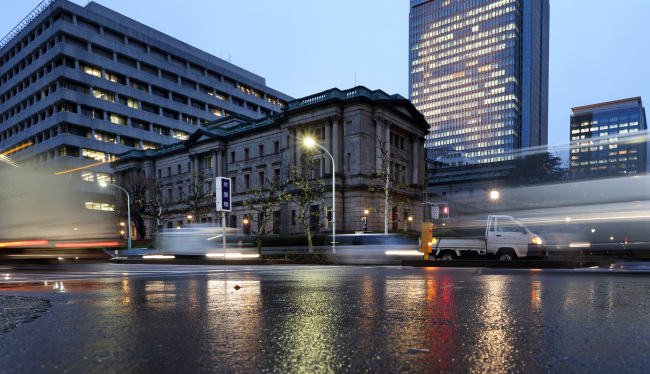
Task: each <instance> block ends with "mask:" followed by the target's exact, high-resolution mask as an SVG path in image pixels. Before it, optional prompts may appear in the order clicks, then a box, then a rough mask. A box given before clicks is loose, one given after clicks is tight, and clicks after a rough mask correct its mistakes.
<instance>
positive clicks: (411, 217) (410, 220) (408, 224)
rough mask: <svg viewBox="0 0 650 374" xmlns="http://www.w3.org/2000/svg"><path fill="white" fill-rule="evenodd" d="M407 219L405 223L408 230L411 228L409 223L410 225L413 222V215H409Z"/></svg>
mask: <svg viewBox="0 0 650 374" xmlns="http://www.w3.org/2000/svg"><path fill="white" fill-rule="evenodd" d="M407 221H408V222H407V223H406V230H407V231H408V230H410V229H411V225H410V223H411V222H413V216H409V218H408V219H407Z"/></svg>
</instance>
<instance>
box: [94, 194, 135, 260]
mask: <svg viewBox="0 0 650 374" xmlns="http://www.w3.org/2000/svg"><path fill="white" fill-rule="evenodd" d="M99 185H100V186H102V187H106V186H113V187H117V188H119V189H120V190H122V191H124V193H125V194H126V220H127V222H128V225H127V226H128V227H127V228H126V232H127V233H128V234H129V235H128V238H129V239H128V246H127V249H128V250H129V252H131V198H130V197H129V193H128V192H126V190H125V189H124V188H122V187H120V186H118V185H115V184H113V183H106V182H99Z"/></svg>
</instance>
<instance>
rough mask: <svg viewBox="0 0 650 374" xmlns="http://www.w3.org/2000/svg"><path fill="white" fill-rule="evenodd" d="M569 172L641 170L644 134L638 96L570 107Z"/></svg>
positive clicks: (590, 174)
mask: <svg viewBox="0 0 650 374" xmlns="http://www.w3.org/2000/svg"><path fill="white" fill-rule="evenodd" d="M571 110H572V111H573V115H571V174H572V175H573V176H574V177H600V176H612V175H630V174H639V173H645V172H646V170H647V166H646V165H647V164H646V162H647V160H646V157H647V148H648V135H647V129H648V127H647V123H646V116H645V108H644V107H643V103H642V102H641V97H633V98H630V99H624V100H617V101H609V102H606V103H600V104H592V105H585V106H580V107H575V108H571Z"/></svg>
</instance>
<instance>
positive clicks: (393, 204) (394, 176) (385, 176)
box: [369, 139, 411, 234]
mask: <svg viewBox="0 0 650 374" xmlns="http://www.w3.org/2000/svg"><path fill="white" fill-rule="evenodd" d="M375 147H376V148H377V150H378V151H379V154H378V155H377V157H378V158H379V159H380V168H379V169H378V170H376V171H375V173H374V176H375V183H373V184H372V185H371V186H370V187H369V190H370V191H384V234H388V224H389V223H393V222H398V221H399V217H400V214H396V215H395V216H396V217H394V218H395V219H394V220H393V221H389V219H388V214H389V212H390V211H391V210H392V209H397V211H399V210H400V209H402V211H403V212H404V213H405V212H406V211H407V207H408V206H409V204H410V203H411V200H410V199H409V198H408V197H407V196H408V195H407V193H408V188H409V183H408V182H405V181H404V179H405V176H406V173H405V172H404V171H400V170H398V167H399V163H398V158H397V157H395V156H394V155H392V154H391V153H390V145H389V144H387V142H385V141H381V140H380V139H378V141H377V145H376V146H375Z"/></svg>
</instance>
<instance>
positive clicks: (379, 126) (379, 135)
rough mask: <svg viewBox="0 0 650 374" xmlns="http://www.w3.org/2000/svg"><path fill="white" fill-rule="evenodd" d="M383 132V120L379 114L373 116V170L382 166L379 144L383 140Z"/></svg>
mask: <svg viewBox="0 0 650 374" xmlns="http://www.w3.org/2000/svg"><path fill="white" fill-rule="evenodd" d="M383 134H384V121H383V119H382V118H380V117H379V116H375V139H374V141H373V144H374V145H375V151H374V152H373V153H374V155H375V170H373V171H377V170H380V169H381V168H382V165H381V157H380V156H381V151H380V149H379V145H380V143H381V142H382V141H383Z"/></svg>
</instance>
